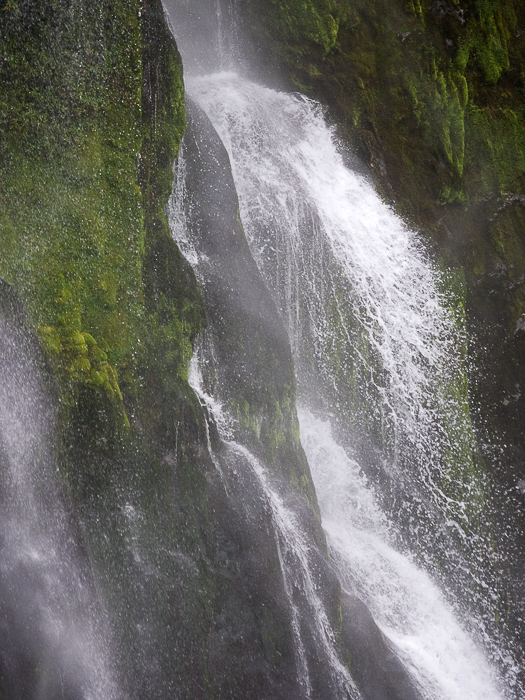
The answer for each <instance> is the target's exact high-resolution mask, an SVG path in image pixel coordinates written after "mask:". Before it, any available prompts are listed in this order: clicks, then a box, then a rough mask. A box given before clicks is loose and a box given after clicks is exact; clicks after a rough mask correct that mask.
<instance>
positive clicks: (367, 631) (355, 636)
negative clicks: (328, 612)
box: [342, 593, 422, 700]
mask: <svg viewBox="0 0 525 700" xmlns="http://www.w3.org/2000/svg"><path fill="white" fill-rule="evenodd" d="M342 612H343V626H342V637H343V639H344V643H345V646H346V648H347V649H348V651H349V654H350V665H351V668H352V671H353V676H354V678H355V680H356V683H357V684H358V686H359V690H360V691H361V693H362V696H363V698H364V700H422V696H421V695H420V693H419V692H418V691H417V690H416V687H415V685H414V682H413V681H412V679H411V678H410V676H409V674H408V673H407V671H406V669H405V668H404V667H403V665H402V664H401V662H400V661H399V658H398V657H397V656H396V654H395V653H394V651H393V650H392V649H391V648H390V646H389V643H388V642H387V640H386V639H385V637H384V636H383V634H382V632H381V630H380V629H379V627H378V626H377V625H376V623H375V622H374V620H373V618H372V615H371V614H370V611H369V610H368V608H367V607H366V606H365V605H364V604H363V603H362V602H361V601H360V600H359V599H358V598H356V597H355V596H351V595H348V594H346V593H344V594H343V596H342Z"/></svg>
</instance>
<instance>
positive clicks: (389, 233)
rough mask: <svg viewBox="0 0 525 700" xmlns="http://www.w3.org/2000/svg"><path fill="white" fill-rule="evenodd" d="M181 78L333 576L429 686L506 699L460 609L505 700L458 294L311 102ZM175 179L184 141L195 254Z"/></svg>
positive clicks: (214, 79)
mask: <svg viewBox="0 0 525 700" xmlns="http://www.w3.org/2000/svg"><path fill="white" fill-rule="evenodd" d="M188 89H189V92H190V94H191V96H192V98H193V99H194V100H196V102H197V103H198V104H199V106H200V107H201V108H203V109H204V111H205V112H206V113H207V115H208V117H209V118H210V119H211V121H212V123H213V124H214V126H215V128H216V129H217V132H218V133H219V135H220V137H221V139H222V141H223V143H224V144H225V146H226V148H227V150H228V152H229V155H230V159H231V163H232V170H233V174H234V179H235V184H236V188H237V192H238V195H239V201H240V210H241V219H242V221H243V224H244V228H245V231H246V235H247V239H248V242H249V244H250V247H251V250H252V254H253V256H254V258H255V260H256V262H257V264H258V267H259V269H260V271H261V272H262V274H263V277H264V278H265V280H266V282H267V285H268V286H269V288H270V290H271V291H272V293H273V295H274V298H275V300H276V302H277V304H278V306H279V308H280V310H281V313H282V315H283V317H284V318H285V319H286V321H287V323H288V329H289V334H290V339H291V343H292V348H293V352H294V358H295V362H296V368H297V373H298V385H299V389H300V401H301V403H302V404H303V408H302V409H301V412H300V418H301V431H302V440H303V444H304V447H305V450H306V452H307V455H308V457H309V459H310V464H311V468H312V472H313V476H314V481H315V485H316V489H317V490H318V495H319V500H320V505H321V509H322V514H323V519H324V524H325V529H326V532H327V535H328V539H329V543H330V547H331V550H332V558H333V561H334V562H335V563H336V565H337V568H338V571H339V573H340V576H341V580H342V582H343V585H344V586H345V587H346V588H347V589H348V590H350V591H351V592H353V593H356V594H357V595H359V596H360V597H361V598H362V599H363V600H364V601H365V602H366V603H367V604H368V606H369V607H370V609H371V610H372V611H373V613H374V615H375V618H376V621H377V622H378V623H379V624H380V626H381V628H382V630H383V632H384V633H385V634H386V635H387V636H388V637H389V638H390V639H391V640H392V641H393V642H395V644H396V646H397V648H398V649H399V651H400V654H401V656H402V658H403V659H404V661H405V663H406V665H407V667H408V668H410V669H411V671H412V673H413V675H414V676H415V677H416V678H417V680H418V685H419V686H420V687H421V688H422V692H423V695H424V696H425V697H428V698H435V699H436V700H437V698H439V699H440V700H441V699H444V698H446V699H450V700H460V699H461V700H465V699H467V698H472V700H474V698H476V699H478V698H487V699H488V698H494V699H495V698H499V697H501V696H500V694H499V691H498V690H497V689H496V687H497V685H498V682H497V681H496V680H495V679H494V675H493V674H494V672H493V671H492V670H491V668H490V667H489V665H488V664H487V662H486V660H485V658H484V657H483V654H482V653H481V652H480V651H479V650H478V649H477V648H476V646H475V644H474V643H473V642H472V641H471V639H470V638H469V635H468V634H467V633H466V632H465V631H464V629H463V628H462V625H461V624H460V623H459V622H458V621H457V615H458V614H461V613H462V619H463V624H467V625H468V626H469V627H470V629H471V632H472V633H473V634H474V636H475V637H476V638H477V639H478V641H481V642H483V643H484V644H485V645H486V649H487V650H488V653H489V655H490V656H491V657H492V658H493V659H494V660H495V661H496V662H497V663H498V664H499V665H500V668H502V669H503V673H504V675H505V681H504V684H505V685H506V688H507V691H508V694H509V697H512V693H513V692H514V690H515V689H514V690H513V683H514V671H515V669H514V661H513V658H512V654H511V653H510V651H509V650H508V649H505V647H504V645H503V641H502V640H501V639H500V638H499V637H498V635H497V633H496V632H495V631H494V626H493V625H491V622H490V616H491V614H492V615H493V606H494V592H493V590H492V589H491V578H490V576H491V567H490V566H488V567H485V568H486V570H487V571H486V572H484V571H483V569H482V567H481V566H480V564H481V565H482V564H486V561H489V563H490V551H488V549H489V544H488V543H487V540H486V538H485V533H484V532H483V528H482V527H478V524H479V520H480V518H481V516H482V512H483V489H484V484H483V481H482V479H481V478H480V477H479V475H478V474H477V472H476V469H475V466H474V462H473V457H472V453H471V448H472V443H473V437H472V429H471V426H470V420H469V415H468V400H467V396H466V384H465V379H464V376H465V374H464V367H463V365H462V362H463V352H464V348H463V347H462V344H463V342H464V339H463V335H462V326H461V322H462V305H461V296H460V294H458V293H457V292H456V293H455V294H454V293H452V292H451V289H452V288H453V284H452V283H451V282H450V280H447V279H446V277H445V276H442V277H440V276H439V275H438V274H437V273H436V272H435V271H434V270H433V269H432V266H431V264H430V262H429V261H428V260H427V258H426V256H425V254H424V252H423V250H422V248H421V246H420V245H419V244H418V241H417V238H416V237H415V236H414V234H412V233H411V232H410V231H409V230H408V229H407V228H406V227H405V226H404V225H403V224H402V222H400V221H399V219H397V218H396V216H395V215H394V214H393V212H392V211H391V210H390V209H389V208H388V207H387V206H386V205H384V204H383V203H382V202H381V201H380V199H379V198H378V196H377V195H376V194H375V192H374V191H373V188H372V187H371V185H370V184H369V183H368V182H367V181H366V179H365V178H363V176H361V175H358V174H356V172H354V171H353V170H351V169H349V168H348V167H346V165H345V163H344V160H343V157H342V156H341V155H340V153H339V152H338V150H337V145H336V142H335V138H334V135H333V133H332V132H331V130H330V129H329V128H328V127H327V126H326V124H325V122H324V120H323V115H322V113H321V110H320V107H319V106H318V105H316V104H315V103H313V102H311V101H310V100H307V99H306V98H304V97H302V96H299V95H290V94H284V93H277V92H275V91H272V90H269V89H267V88H264V87H261V86H258V85H255V84H253V83H250V82H248V81H246V80H244V79H242V78H240V77H239V76H237V75H235V74H232V73H228V74H224V73H223V74H215V75H211V76H207V77H198V78H192V79H191V80H189V81H188ZM183 180H184V149H183V152H182V155H181V158H180V161H179V173H178V188H179V189H178V190H177V191H176V194H175V198H174V200H173V202H172V225H173V229H174V233H175V235H176V238H177V240H178V242H179V244H180V246H181V248H182V250H183V252H184V253H185V254H186V255H187V257H188V259H189V260H190V261H191V262H192V263H193V264H194V265H197V267H198V260H199V255H198V253H197V252H196V250H195V247H194V246H193V243H192V241H191V239H190V237H189V235H188V232H187V231H185V230H184V226H183V225H181V219H180V211H178V212H177V211H175V210H176V209H177V206H178V204H177V202H179V203H180V198H181V197H183V191H182V190H183ZM320 410H322V411H323V414H322V415H323V418H322V419H321V418H319V417H317V416H318V414H319V411H320ZM328 417H329V418H330V421H331V423H332V426H330V424H329V423H328V422H327V418H328ZM332 430H333V431H334V434H336V435H337V436H338V437H337V439H334V438H333V437H332ZM340 438H341V439H344V448H345V449H343V446H340V445H338V444H337V442H338V441H339V439H340ZM349 450H350V452H349ZM354 458H355V459H354ZM356 460H357V461H359V462H360V464H361V466H358V465H357V462H356ZM327 462H328V464H329V476H328V475H327ZM363 469H364V470H365V472H366V473H367V474H368V476H369V479H368V480H367V479H366V477H365V476H364V475H363V473H362V470H363ZM334 482H335V485H334ZM385 492H386V494H387V495H386V496H385ZM411 551H412V552H414V554H415V555H416V558H417V559H418V560H419V561H420V562H422V563H423V564H424V565H425V566H426V567H427V568H428V569H429V570H430V572H431V573H432V574H433V576H434V577H435V578H437V579H438V580H441V583H442V585H444V586H445V590H446V591H447V590H448V597H449V599H448V600H446V598H445V597H444V596H443V594H442V593H440V592H439V590H438V588H437V587H436V584H435V583H433V582H432V581H431V579H430V578H429V576H428V574H426V573H424V572H423V571H422V570H421V569H420V568H418V567H417V565H416V563H415V561H414V559H413V555H412V554H411ZM484 576H486V577H485V578H484ZM461 588H463V589H464V594H465V595H464V597H463V600H462V601H461V596H459V595H458V589H461ZM468 598H471V599H472V600H473V601H474V603H473V604H472V606H471V612H468V611H465V610H466V609H465V606H464V604H465V600H466V599H468ZM458 601H460V602H458ZM466 669H469V671H468V672H467V671H466ZM503 692H506V691H503ZM518 692H519V691H518Z"/></svg>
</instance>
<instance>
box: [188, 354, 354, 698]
mask: <svg viewBox="0 0 525 700" xmlns="http://www.w3.org/2000/svg"><path fill="white" fill-rule="evenodd" d="M205 360H206V358H205V357H199V355H198V354H196V355H195V356H194V358H193V360H192V367H191V371H190V384H191V386H192V388H193V389H194V391H195V392H196V394H197V395H198V396H199V398H200V400H201V402H202V404H203V406H205V407H206V409H207V410H208V411H209V413H210V415H211V416H212V417H213V420H214V422H215V425H216V426H217V427H218V428H219V434H220V437H221V439H222V441H223V443H224V445H225V446H226V447H227V448H228V450H230V451H231V452H233V453H235V454H237V455H238V456H240V457H241V459H242V461H243V462H244V464H245V465H247V466H248V467H249V469H250V470H251V471H252V472H253V474H254V475H255V476H256V479H257V482H258V484H259V487H260V490H261V493H262V497H263V498H264V501H265V502H266V503H267V505H268V508H269V510H270V513H271V519H272V524H273V527H274V533H275V541H276V546H277V550H278V554H279V563H280V566H281V574H282V577H283V584H284V588H285V591H286V595H287V597H288V602H289V609H290V617H291V623H292V629H293V634H294V638H295V652H296V667H297V680H298V683H299V685H300V686H301V687H302V689H303V693H304V697H305V698H312V697H315V695H313V694H312V685H311V682H310V678H309V668H308V660H307V655H306V651H305V645H304V643H303V636H302V628H303V626H304V621H303V620H302V619H301V618H302V617H303V616H304V615H305V613H304V609H303V610H302V611H301V608H300V606H299V605H298V598H299V597H301V598H302V599H303V606H304V607H305V608H306V614H307V615H308V616H309V617H310V618H311V619H312V620H313V621H314V630H315V636H316V639H315V643H316V646H317V647H318V648H319V649H320V650H321V651H322V653H323V654H324V655H325V662H326V663H327V666H328V668H330V669H331V670H332V680H333V683H334V686H335V688H336V692H337V697H340V698H349V699H352V698H354V699H356V700H357V699H358V698H359V697H360V695H359V692H358V690H357V688H356V686H355V684H354V682H353V681H352V678H351V676H350V674H349V673H348V670H347V669H346V668H345V666H344V665H343V664H342V663H341V661H340V660H339V658H338V655H337V651H336V646H335V634H334V631H333V629H332V626H331V624H330V622H329V620H328V618H327V615H326V612H325V609H324V606H323V603H322V602H321V600H320V598H319V596H318V594H317V591H316V588H317V586H316V583H315V574H314V573H313V570H312V565H311V554H310V551H309V550H310V547H309V543H308V538H307V537H305V535H304V533H303V532H302V530H301V526H300V524H299V522H298V521H297V518H296V516H295V514H294V513H293V511H292V510H291V509H289V508H287V507H286V505H285V503H284V501H283V499H282V497H281V496H280V494H279V492H278V490H277V489H276V488H274V487H273V486H272V482H271V477H270V475H269V474H268V473H267V471H266V469H265V468H264V466H263V465H262V464H261V463H260V461H259V460H258V459H257V458H256V457H255V456H254V455H253V454H251V452H250V451H249V450H248V449H247V448H246V447H245V446H243V445H242V444H239V443H238V442H236V441H235V440H233V439H232V434H233V433H234V430H232V429H231V427H230V423H231V422H232V421H231V418H230V417H229V416H228V415H227V414H226V413H225V411H224V409H223V407H222V405H221V404H220V403H218V402H217V400H216V399H214V398H213V397H212V396H210V395H209V394H207V393H206V391H205V389H204V386H203V380H202V375H201V371H200V364H201V363H202V362H205ZM209 449H210V454H212V455H213V448H212V447H211V444H209ZM227 461H228V462H229V461H230V460H227ZM214 462H215V464H216V467H217V468H218V469H219V470H220V474H221V477H222V479H223V481H224V483H225V486H226V488H228V477H227V476H226V475H225V471H226V470H223V469H222V468H221V467H220V465H219V461H218V459H217V457H215V458H214ZM299 591H300V593H299Z"/></svg>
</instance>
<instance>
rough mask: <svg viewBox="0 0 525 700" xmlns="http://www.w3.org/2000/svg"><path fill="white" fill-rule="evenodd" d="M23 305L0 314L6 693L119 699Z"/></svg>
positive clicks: (0, 545) (0, 588)
mask: <svg viewBox="0 0 525 700" xmlns="http://www.w3.org/2000/svg"><path fill="white" fill-rule="evenodd" d="M4 287H5V289H4ZM0 291H1V292H2V297H3V299H2V304H3V305H5V298H6V297H7V298H8V299H9V297H10V296H11V295H12V292H10V290H9V289H8V288H7V285H5V284H4V285H2V289H1V290H0ZM13 296H14V295H13ZM19 306H20V305H19V304H16V308H15V311H14V314H13V313H11V314H9V313H4V312H5V309H4V308H2V314H1V315H0V358H1V362H0V459H1V462H2V472H1V473H2V476H1V496H0V500H1V505H2V511H1V518H0V550H1V563H0V596H1V600H2V619H1V623H0V624H1V631H2V634H1V641H0V658H1V661H2V672H3V684H4V688H3V691H5V692H6V693H7V694H8V697H16V698H27V697H34V698H41V699H42V700H55V698H63V699H64V700H117V698H120V697H121V695H120V694H119V692H118V688H117V685H116V683H115V679H114V678H113V675H112V670H111V668H110V663H109V660H108V651H107V649H106V647H105V644H104V642H103V634H102V627H103V622H102V619H101V615H100V612H101V611H100V608H99V606H98V604H97V601H96V596H95V591H94V588H93V582H92V580H91V577H90V575H89V569H88V565H87V562H86V557H85V555H84V556H83V555H82V552H81V550H80V548H79V546H78V544H77V543H76V542H75V531H76V528H75V527H74V522H73V520H72V517H71V514H70V513H69V512H68V509H67V507H66V500H65V498H64V495H63V493H62V492H61V485H60V476H59V474H57V473H56V460H55V459H54V447H53V420H54V415H53V413H54V411H53V407H52V406H53V404H52V400H51V398H50V396H49V394H48V393H47V392H46V390H45V387H44V385H43V382H42V378H41V374H40V371H39V369H38V366H39V359H38V358H39V352H38V349H37V344H36V341H34V340H33V339H32V338H31V337H30V336H29V334H28V333H27V332H26V331H25V330H24V328H23V324H22V321H21V320H20V319H21V318H23V310H22V309H21V308H19ZM13 319H14V320H13ZM40 364H41V363H40Z"/></svg>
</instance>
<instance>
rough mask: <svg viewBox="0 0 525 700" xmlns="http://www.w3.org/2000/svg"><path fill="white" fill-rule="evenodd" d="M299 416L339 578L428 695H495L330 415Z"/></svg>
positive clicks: (475, 653) (477, 699)
mask: <svg viewBox="0 0 525 700" xmlns="http://www.w3.org/2000/svg"><path fill="white" fill-rule="evenodd" d="M299 421H300V424H301V440H302V443H303V447H304V449H305V452H306V456H307V457H308V462H309V464H310V468H311V470H312V476H313V479H314V482H315V486H316V490H317V496H318V499H319V505H320V508H321V511H322V514H323V526H324V529H325V532H326V535H327V538H328V542H329V545H330V548H331V552H332V557H333V560H334V562H335V563H336V564H337V568H338V571H339V573H340V575H341V577H342V578H341V582H342V584H343V586H344V587H345V588H347V589H348V590H351V591H352V592H353V593H355V595H357V596H358V597H359V598H361V600H363V602H365V603H366V605H367V606H368V607H369V609H370V611H371V612H372V614H373V616H374V619H375V621H376V623H377V624H378V625H379V627H380V628H381V630H382V631H383V633H384V634H385V635H386V636H387V637H388V638H389V639H391V640H392V641H393V642H394V643H395V645H396V647H397V649H398V650H399V652H400V655H401V658H402V659H403V660H404V662H405V664H406V666H407V668H409V669H410V671H411V672H412V674H413V675H414V676H415V677H416V678H417V679H418V681H419V685H420V687H421V688H423V689H424V692H425V694H426V696H427V697H428V698H436V699H437V698H439V699H440V700H494V699H495V698H499V697H500V695H499V693H498V691H497V690H496V687H495V682H494V678H493V675H492V673H491V670H490V668H489V667H488V664H487V663H486V661H485V659H484V658H483V655H482V654H481V653H480V651H479V650H478V649H477V648H476V646H475V645H474V644H473V642H472V640H471V639H470V638H469V636H468V635H467V634H466V632H465V631H464V630H463V629H462V628H461V626H460V625H459V624H458V621H457V620H456V619H455V617H454V615H453V614H452V612H451V610H450V606H449V605H448V604H447V601H446V600H445V599H444V597H443V595H442V593H441V592H440V591H439V589H438V588H437V586H436V585H435V584H434V583H433V582H432V581H431V579H430V577H429V576H428V575H427V574H426V573H425V572H424V571H422V570H421V569H420V568H418V567H417V566H416V565H415V564H414V563H413V561H411V559H410V558H409V557H407V556H403V555H401V554H400V553H399V552H397V551H396V550H395V549H394V548H393V547H392V545H391V544H390V542H389V539H390V536H389V531H388V526H387V522H386V519H385V517H384V515H383V513H382V512H381V511H380V509H379V507H378V505H377V503H376V500H375V498H374V494H373V491H372V489H371V488H370V485H369V484H368V483H367V480H366V479H365V477H364V476H363V475H362V473H361V471H360V469H359V465H358V464H357V463H356V462H355V461H353V460H352V459H351V458H349V457H348V455H347V454H346V453H345V451H344V450H343V449H342V448H341V447H340V446H339V445H338V444H337V443H336V442H335V440H334V438H333V436H332V431H331V426H330V423H329V422H328V421H323V420H320V419H319V418H316V417H315V416H314V415H313V414H312V413H311V412H310V411H309V410H308V409H301V410H300V411H299Z"/></svg>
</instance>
